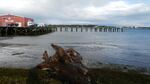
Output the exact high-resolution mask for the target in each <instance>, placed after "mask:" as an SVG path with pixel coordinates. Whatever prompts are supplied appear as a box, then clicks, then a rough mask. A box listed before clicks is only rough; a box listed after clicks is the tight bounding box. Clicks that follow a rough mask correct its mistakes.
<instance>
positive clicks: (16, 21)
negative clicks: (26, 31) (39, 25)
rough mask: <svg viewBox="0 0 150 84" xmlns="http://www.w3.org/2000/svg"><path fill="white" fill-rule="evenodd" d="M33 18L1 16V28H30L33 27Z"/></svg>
mask: <svg viewBox="0 0 150 84" xmlns="http://www.w3.org/2000/svg"><path fill="white" fill-rule="evenodd" d="M33 23H34V20H33V19H32V18H27V17H22V16H16V15H10V14H8V15H2V16H0V27H28V26H31V25H33Z"/></svg>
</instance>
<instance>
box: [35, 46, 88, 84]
mask: <svg viewBox="0 0 150 84" xmlns="http://www.w3.org/2000/svg"><path fill="white" fill-rule="evenodd" d="M51 46H52V47H53V48H54V49H55V51H56V52H55V54H54V55H53V56H48V53H47V51H45V52H44V54H43V60H44V62H42V63H41V64H39V65H37V68H39V69H41V70H47V71H48V72H49V73H50V77H52V78H55V79H58V80H61V81H62V82H63V83H64V82H65V83H68V84H90V77H89V76H88V69H87V68H86V67H85V66H84V65H83V63H82V57H81V56H80V54H79V53H78V52H77V51H75V50H74V49H72V48H70V49H64V48H62V47H60V46H58V45H54V44H52V45H51Z"/></svg>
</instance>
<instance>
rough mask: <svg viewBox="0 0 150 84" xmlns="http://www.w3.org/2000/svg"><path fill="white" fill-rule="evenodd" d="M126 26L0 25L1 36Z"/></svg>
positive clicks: (96, 30) (96, 29) (92, 30)
mask: <svg viewBox="0 0 150 84" xmlns="http://www.w3.org/2000/svg"><path fill="white" fill-rule="evenodd" d="M124 31H125V29H124V28H118V27H96V26H94V25H92V26H87V25H83V26H81V25H77V26H72V25H69V26H68V25H67V26H63V25H59V26H55V25H50V26H45V27H0V36H16V35H23V36H26V35H42V34H46V33H51V32H124Z"/></svg>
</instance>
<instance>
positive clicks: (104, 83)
mask: <svg viewBox="0 0 150 84" xmlns="http://www.w3.org/2000/svg"><path fill="white" fill-rule="evenodd" d="M89 72H90V76H91V79H92V84H150V76H148V75H143V74H139V72H136V71H129V72H121V71H119V70H111V69H107V68H103V69H90V70H89ZM0 84H61V82H60V81H58V80H55V79H52V78H49V77H48V73H47V72H45V71H40V70H36V69H31V70H27V69H10V68H0Z"/></svg>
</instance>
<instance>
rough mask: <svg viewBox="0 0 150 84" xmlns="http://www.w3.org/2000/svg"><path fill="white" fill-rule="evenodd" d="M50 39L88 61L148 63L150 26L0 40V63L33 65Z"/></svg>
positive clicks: (141, 65) (16, 65)
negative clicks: (74, 50)
mask: <svg viewBox="0 0 150 84" xmlns="http://www.w3.org/2000/svg"><path fill="white" fill-rule="evenodd" d="M51 43H57V44H58V45H61V46H63V47H64V48H70V47H72V48H74V49H76V50H77V51H78V52H79V53H80V54H81V55H82V56H83V58H84V61H85V62H86V63H87V64H88V65H94V64H97V63H100V62H102V63H113V64H125V65H134V66H139V67H150V30H128V31H126V32H112V33H111V32H82V33H81V32H55V33H51V34H47V35H42V36H26V37H13V38H8V39H6V40H0V66H1V67H33V66H35V65H37V64H38V63H40V62H41V61H42V60H41V56H42V53H43V51H44V50H48V51H49V53H50V54H51V55H52V54H53V53H54V51H53V49H52V48H51V47H50V44H51Z"/></svg>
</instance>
